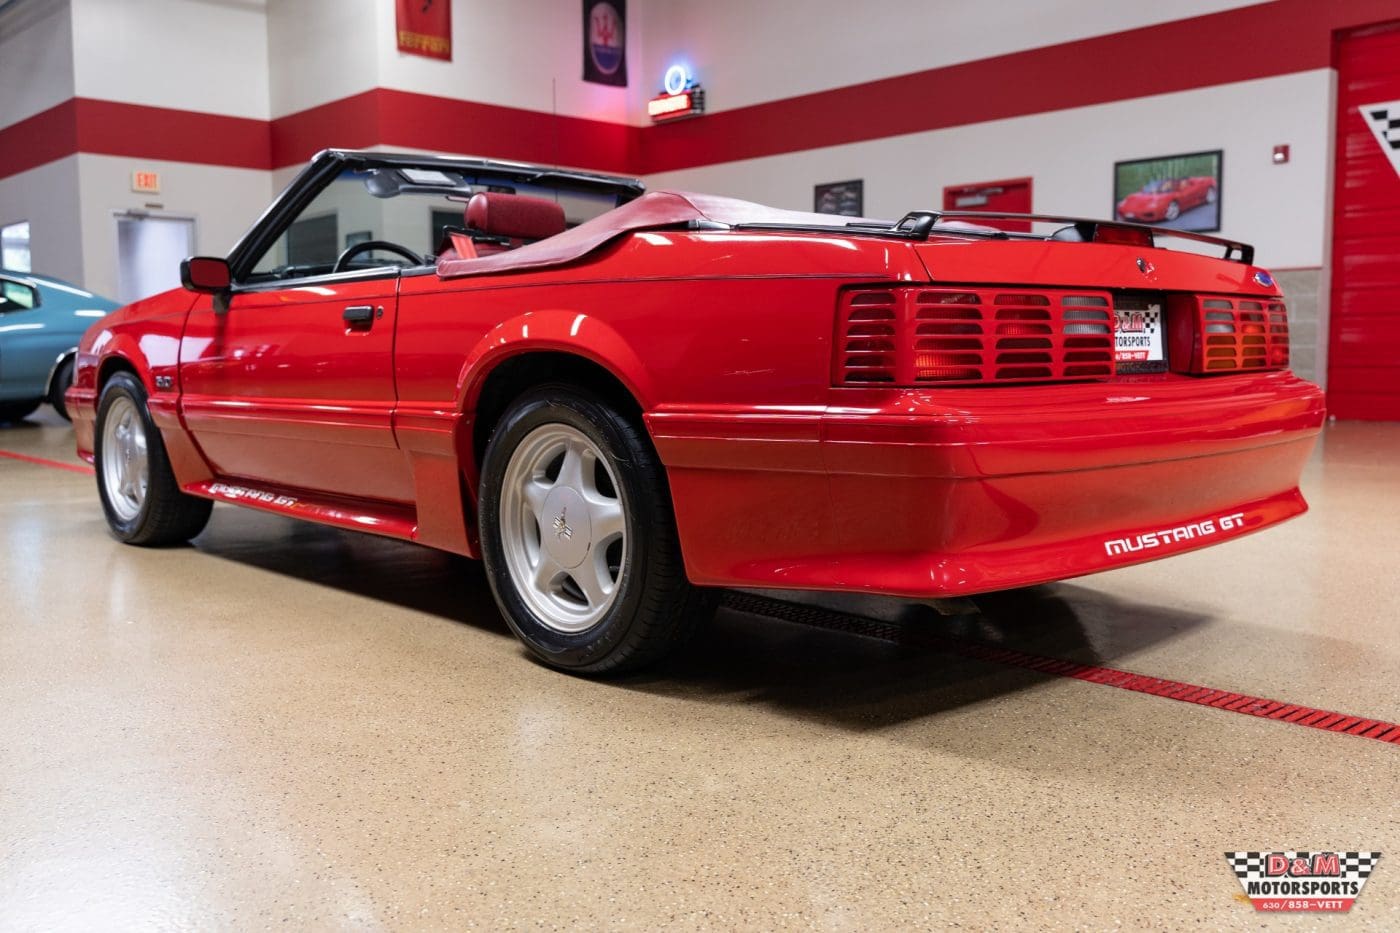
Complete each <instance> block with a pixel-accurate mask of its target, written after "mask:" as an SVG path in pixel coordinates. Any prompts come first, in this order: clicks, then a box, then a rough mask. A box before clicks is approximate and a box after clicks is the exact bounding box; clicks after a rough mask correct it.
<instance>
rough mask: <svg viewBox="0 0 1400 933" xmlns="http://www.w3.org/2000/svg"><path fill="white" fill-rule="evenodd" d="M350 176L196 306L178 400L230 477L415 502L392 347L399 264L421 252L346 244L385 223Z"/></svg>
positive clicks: (219, 470)
mask: <svg viewBox="0 0 1400 933" xmlns="http://www.w3.org/2000/svg"><path fill="white" fill-rule="evenodd" d="M346 175H347V177H346V178H345V179H343V180H344V181H345V182H347V183H346V184H339V180H338V181H337V182H333V183H331V184H329V185H327V187H326V188H325V190H324V191H323V192H322V193H321V194H320V195H318V196H317V197H316V198H315V200H313V201H311V202H310V203H309V204H308V205H307V206H306V208H305V209H303V210H302V211H301V212H299V213H298V214H297V216H296V217H294V218H292V219H290V220H288V221H285V222H284V229H283V230H282V232H281V234H280V235H279V236H278V237H277V239H276V240H275V242H273V243H272V244H271V246H270V247H269V248H268V249H267V251H266V254H265V255H264V256H263V257H262V258H261V259H259V260H258V262H257V263H256V265H254V266H253V267H252V268H251V269H250V270H249V272H248V273H247V274H245V275H244V276H243V277H242V279H241V280H239V279H237V278H236V279H235V281H234V282H233V286H232V288H231V289H230V291H229V292H227V293H226V294H221V295H217V296H213V297H211V296H207V295H206V296H202V297H201V298H200V299H199V301H198V302H197V303H196V304H195V306H194V308H193V309H192V310H191V312H190V314H189V318H188V320H187V323H186V326H185V331H184V334H183V336H182V338H181V342H180V373H179V378H180V392H181V409H182V412H183V416H184V419H185V424H186V427H187V428H188V430H189V431H190V433H191V435H192V436H193V437H194V439H195V441H196V442H197V443H198V444H199V446H200V449H201V450H202V451H203V453H204V455H205V457H206V458H207V459H208V460H209V462H210V464H211V466H212V467H213V469H214V472H215V473H216V474H217V475H218V476H219V477H221V478H224V479H232V480H239V481H243V482H245V483H247V484H250V485H259V486H271V487H276V488H280V489H288V490H303V491H311V492H315V493H320V494H324V495H330V496H345V497H354V498H357V499H376V500H383V501H389V502H410V501H412V499H413V492H412V476H411V473H410V469H409V466H408V462H407V460H406V458H405V457H404V455H403V454H402V453H401V452H400V450H399V449H398V446H397V444H396V442H395V439H394V432H393V411H394V405H395V390H394V369H393V348H394V319H395V316H396V315H397V302H398V283H399V275H400V271H401V269H402V268H403V266H404V265H405V264H408V265H412V264H413V263H410V262H408V261H407V260H405V259H397V260H395V259H394V258H393V256H392V254H386V255H388V256H389V257H390V258H387V259H384V258H374V256H373V255H371V254H372V253H374V252H375V251H374V250H373V249H367V250H365V251H363V252H356V251H353V250H351V251H349V252H347V249H348V247H349V246H356V245H357V244H364V245H366V246H370V247H372V246H373V243H367V244H366V243H364V241H365V240H369V239H375V240H376V241H377V240H378V238H379V237H381V236H382V228H381V227H380V226H379V224H380V223H381V220H380V219H379V218H380V214H381V212H380V210H379V207H378V205H377V204H376V203H374V201H373V198H372V196H371V195H370V194H369V193H368V192H367V191H366V190H365V187H364V185H363V184H362V183H358V182H357V180H356V178H354V177H353V175H354V173H346ZM424 226H425V227H426V223H425V224H424ZM361 227H363V228H364V229H363V230H362V229H361ZM343 244H344V245H343ZM352 254H353V257H352ZM351 258H353V261H350V262H347V261H346V260H347V259H351Z"/></svg>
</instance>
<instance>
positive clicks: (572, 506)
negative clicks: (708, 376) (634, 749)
mask: <svg viewBox="0 0 1400 933" xmlns="http://www.w3.org/2000/svg"><path fill="white" fill-rule="evenodd" d="M480 528H481V544H482V556H483V558H484V559H485V562H486V570H487V574H488V577H489V579H490V581H491V589H492V591H493V592H494V594H495V596H496V602H497V604H498V605H499V606H500V607H501V611H502V612H503V613H504V614H505V617H506V621H507V622H508V623H509V624H510V627H511V629H512V630H513V631H514V632H515V634H516V635H517V636H518V637H519V638H520V640H521V641H523V642H524V643H525V645H526V646H527V647H529V648H530V650H531V651H532V652H534V654H535V655H536V656H538V657H539V658H540V659H541V660H543V661H544V662H545V663H547V664H550V665H552V666H554V667H558V668H562V669H564V670H569V671H575V672H578V673H585V674H603V673H620V672H623V671H627V670H634V669H636V668H639V667H642V666H644V665H646V664H649V663H651V662H653V661H656V660H658V659H659V658H660V657H661V656H662V655H664V654H666V653H667V652H668V651H670V650H671V649H673V648H674V647H676V646H677V645H679V644H680V643H682V642H683V641H684V640H685V639H686V638H687V637H688V636H689V635H690V634H691V632H692V631H693V630H694V628H695V626H696V624H697V623H698V622H699V621H700V620H701V619H702V618H703V617H704V616H705V615H706V613H707V612H708V611H709V610H710V609H712V608H713V600H712V597H711V594H709V593H708V592H706V591H704V590H700V589H698V588H697V587H694V586H692V585H691V584H690V582H689V581H688V580H687V579H686V577H685V571H684V568H683V566H682V562H681V554H680V545H679V543H678V540H677V537H676V528H675V518H674V516H673V515H672V513H671V503H670V495H669V493H668V491H667V486H666V477H665V473H664V471H663V469H662V467H661V464H660V463H659V462H658V461H657V459H656V454H655V452H654V451H653V450H652V448H651V443H650V441H649V439H648V438H647V437H646V436H645V434H644V433H643V432H642V431H641V430H640V429H639V428H638V427H637V426H636V425H635V424H633V423H632V422H630V421H629V420H628V419H627V418H625V417H624V416H623V415H621V414H620V413H619V412H617V411H616V410H615V409H613V408H612V407H611V406H609V405H607V404H606V403H604V402H603V401H601V400H600V399H598V398H596V397H594V396H592V395H590V394H587V393H585V392H582V391H580V390H578V389H575V388H573V387H569V386H546V387H542V388H539V389H536V390H534V391H531V392H529V393H527V394H526V395H524V396H522V397H521V398H519V399H518V400H516V401H515V402H514V403H513V404H512V405H511V406H510V408H509V409H508V410H507V411H506V413H505V415H504V416H503V417H502V419H501V422H500V424H499V425H498V426H497V428H496V431H495V433H494V434H493V436H492V438H491V442H490V444H489V445H488V446H487V449H486V457H485V460H484V461H483V464H482V477H481V503H480Z"/></svg>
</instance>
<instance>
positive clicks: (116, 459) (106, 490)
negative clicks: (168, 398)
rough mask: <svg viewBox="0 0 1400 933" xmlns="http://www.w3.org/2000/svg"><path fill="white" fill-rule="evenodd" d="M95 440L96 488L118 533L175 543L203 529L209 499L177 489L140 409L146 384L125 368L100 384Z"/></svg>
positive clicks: (128, 538)
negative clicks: (188, 494) (125, 370)
mask: <svg viewBox="0 0 1400 933" xmlns="http://www.w3.org/2000/svg"><path fill="white" fill-rule="evenodd" d="M95 442H96V443H95V450H94V451H93V453H94V455H95V456H94V460H95V461H96V463H97V492H98V495H99V496H100V497H101V499H102V511H103V512H105V513H106V515H107V525H108V526H109V527H110V528H111V529H112V534H114V535H116V536H117V538H118V539H120V540H121V541H124V542H126V543H127V544H142V545H148V546H157V545H162V544H179V543H181V542H184V541H188V540H189V539H190V538H193V537H194V536H195V535H197V534H199V533H200V532H201V531H203V530H204V526H205V524H206V523H208V521H209V512H210V510H211V509H212V508H213V507H214V503H212V502H210V501H209V500H208V499H200V498H199V497H197V496H187V495H185V494H184V493H182V492H181V491H180V487H179V484H177V483H176V482H175V474H174V473H172V472H171V470H170V460H169V459H168V458H167V456H166V453H165V444H164V443H162V441H161V439H160V431H158V430H157V429H156V426H155V423H154V422H152V421H151V415H150V412H149V411H147V409H146V389H145V387H144V386H142V385H141V383H140V381H139V380H138V379H137V378H136V377H135V376H133V375H131V374H130V373H117V374H116V375H115V376H113V377H112V378H111V380H110V381H108V383H107V385H106V386H105V387H104V388H103V389H102V398H101V401H100V402H99V403H98V406H97V431H96V437H95Z"/></svg>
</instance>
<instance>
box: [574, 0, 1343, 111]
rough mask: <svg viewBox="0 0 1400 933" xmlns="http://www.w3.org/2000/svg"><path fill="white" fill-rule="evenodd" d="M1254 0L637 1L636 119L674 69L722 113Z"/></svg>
mask: <svg viewBox="0 0 1400 933" xmlns="http://www.w3.org/2000/svg"><path fill="white" fill-rule="evenodd" d="M1253 2H1257V0H1171V2H1169V3H1164V2H1162V0H1053V2H1051V0H876V2H866V3H852V2H850V0H705V2H703V3H694V2H689V3H688V2H680V0H644V2H643V3H641V4H636V5H637V6H642V7H644V9H645V14H644V16H645V23H644V28H645V30H646V44H645V46H644V47H643V48H642V49H641V50H640V51H641V53H642V54H641V55H636V54H635V52H636V51H637V50H636V49H634V50H633V51H634V57H633V58H632V60H631V61H629V66H631V67H633V68H635V69H636V70H635V71H634V72H633V75H632V81H633V84H634V85H637V88H636V90H637V92H638V93H637V96H636V97H635V99H634V101H633V106H632V111H631V114H632V121H633V122H634V123H637V124H645V123H647V122H649V121H648V120H647V117H646V105H645V102H646V100H647V99H648V98H650V97H654V96H655V95H656V94H657V93H659V92H660V90H661V79H662V76H663V75H664V74H665V73H666V69H667V68H668V67H670V66H671V65H672V64H676V63H682V64H685V65H687V66H689V67H690V68H691V70H692V72H693V73H694V74H695V75H696V77H697V78H698V79H699V80H700V83H701V84H702V85H703V86H704V87H705V107H706V110H708V111H711V112H717V111H721V110H729V109H732V108H735V107H746V106H749V105H752V104H757V103H762V102H764V101H770V100H781V99H783V98H787V97H794V96H797V95H799V94H810V93H812V92H814V91H821V90H827V89H830V88H835V87H845V86H847V85H850V84H859V83H862V82H865V81H874V80H878V79H880V78H889V77H893V76H896V75H903V74H910V73H912V72H917V71H924V70H926V69H930V68H939V67H942V66H945V65H952V64H956V63H959V62H969V61H975V60H977V59H980V58H988V57H990V56H993V55H1002V54H1006V53H1008V52H1016V51H1021V50H1023V49H1030V48H1039V47H1042V46H1047V45H1056V44H1058V43H1061V42H1069V41H1072V40H1075V39H1085V38H1088V37H1090V36H1098V35H1106V34H1108V33H1113V32H1121V31H1122V30H1125V29H1133V28H1136V27H1139V26H1147V25H1151V24H1153V23H1161V22H1168V21H1170V20H1176V19H1185V18H1187V17H1191V16H1200V15H1203V14H1207V13H1216V12H1219V11H1221V10H1227V9H1231V8H1234V7H1242V6H1249V5H1250V4H1251V3H1253ZM1318 2H1325V0H1318ZM634 3H635V0H634ZM632 6H633V5H632V4H629V11H628V12H629V14H630V13H631V9H632ZM1241 42H1242V43H1247V42H1248V37H1241ZM575 57H577V55H576V54H575ZM638 66H640V67H638ZM1143 67H1145V68H1150V67H1152V64H1151V63H1144V65H1143Z"/></svg>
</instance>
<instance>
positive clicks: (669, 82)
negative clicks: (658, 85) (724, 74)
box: [647, 65, 705, 123]
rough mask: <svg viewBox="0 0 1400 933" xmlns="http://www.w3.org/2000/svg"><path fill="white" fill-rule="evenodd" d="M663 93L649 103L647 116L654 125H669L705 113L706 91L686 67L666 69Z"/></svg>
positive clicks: (673, 66)
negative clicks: (674, 121) (673, 121)
mask: <svg viewBox="0 0 1400 933" xmlns="http://www.w3.org/2000/svg"><path fill="white" fill-rule="evenodd" d="M662 88H663V92H662V93H661V94H659V95H658V96H656V97H653V98H652V99H651V100H649V101H647V116H649V117H651V120H652V122H653V123H669V122H671V121H672V120H681V119H684V118H686V117H698V116H700V114H702V113H704V112H705V91H704V89H703V88H701V87H700V85H699V84H698V83H697V82H696V81H695V79H694V78H692V77H691V75H690V72H689V71H687V70H686V67H685V66H684V65H672V66H671V67H670V68H667V69H666V75H665V78H664V79H663V80H662Z"/></svg>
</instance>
